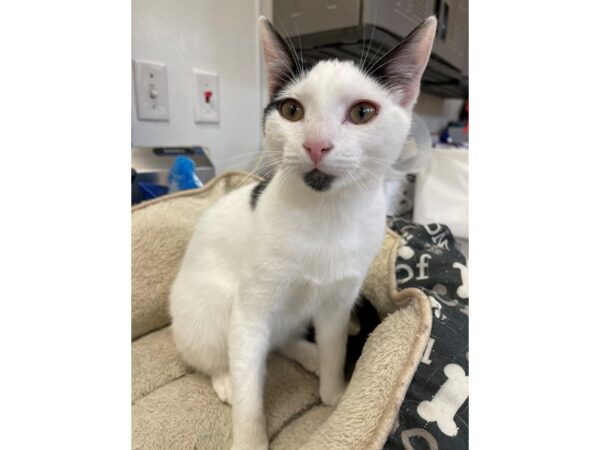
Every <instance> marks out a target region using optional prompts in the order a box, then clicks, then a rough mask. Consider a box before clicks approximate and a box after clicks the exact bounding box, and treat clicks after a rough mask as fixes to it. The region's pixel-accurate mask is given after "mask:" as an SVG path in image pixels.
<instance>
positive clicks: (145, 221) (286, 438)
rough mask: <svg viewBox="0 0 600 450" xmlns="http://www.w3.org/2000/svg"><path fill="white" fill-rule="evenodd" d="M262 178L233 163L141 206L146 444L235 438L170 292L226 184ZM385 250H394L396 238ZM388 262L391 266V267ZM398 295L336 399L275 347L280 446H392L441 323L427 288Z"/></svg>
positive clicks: (136, 424) (139, 428)
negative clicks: (180, 347)
mask: <svg viewBox="0 0 600 450" xmlns="http://www.w3.org/2000/svg"><path fill="white" fill-rule="evenodd" d="M257 180H258V178H256V177H254V176H251V175H248V174H244V173H228V174H224V175H221V176H220V177H218V178H216V179H214V180H212V181H211V182H210V183H208V184H207V185H205V186H204V187H203V188H201V189H196V190H191V191H184V192H182V193H179V194H175V195H169V196H165V197H163V198H159V199H156V200H153V201H150V202H145V203H142V204H140V205H138V206H136V207H134V208H133V212H132V243H133V245H132V339H133V343H132V404H133V406H132V412H133V417H132V423H133V425H132V444H133V447H134V448H136V449H138V448H139V449H159V448H175V449H179V448H180V449H188V448H189V449H191V448H199V449H205V448H206V449H215V448H216V449H219V448H222V449H227V448H229V446H230V444H231V417H230V416H231V410H230V407H229V406H227V405H225V404H223V403H221V402H220V401H219V400H218V398H217V396H216V394H215V393H214V392H213V390H212V388H211V386H210V382H209V380H208V378H207V377H206V376H205V375H203V374H199V373H193V372H192V371H190V370H189V369H188V368H186V367H185V365H184V364H183V362H182V361H181V360H180V359H179V356H178V355H177V352H176V351H175V346H174V344H173V340H172V337H171V334H170V329H169V327H168V325H169V315H168V292H169V288H170V285H171V283H172V282H173V279H174V277H175V275H176V273H177V270H178V268H179V263H180V260H181V257H182V256H183V252H184V251H185V247H186V245H187V242H188V240H189V238H190V237H191V234H192V231H193V227H194V225H195V224H196V222H197V220H198V217H199V216H200V214H201V213H202V211H204V210H205V209H206V208H207V207H208V206H210V205H211V204H212V203H213V202H214V201H216V200H217V199H218V198H220V197H221V196H222V195H224V194H225V193H226V192H229V191H230V190H232V189H235V188H237V187H239V186H242V185H244V184H246V183H250V182H255V181H257ZM232 232H235V230H232ZM394 245H395V244H394V243H392V245H391V247H390V248H393V247H394ZM382 251H384V252H386V253H385V256H384V259H385V260H389V257H388V256H389V255H388V253H389V248H387V250H386V248H383V249H382ZM388 269H389V267H388V266H386V267H383V269H382V270H384V272H385V273H386V276H389V275H390V272H389V270H388ZM375 278H376V279H378V277H377V276H376V277H375ZM367 290H368V289H367ZM396 300H399V301H398V302H396V304H395V306H394V305H388V308H389V312H390V314H389V315H386V316H385V317H383V318H382V322H381V324H379V326H377V328H376V329H375V330H374V331H373V333H371V335H370V336H369V338H368V340H367V342H366V344H365V346H364V348H363V349H362V353H361V356H360V358H359V360H358V362H357V363H356V366H355V369H354V372H353V374H352V378H351V380H350V382H349V385H348V388H347V391H346V393H345V394H344V396H343V397H342V399H341V401H340V403H339V405H338V406H337V407H336V408H329V407H325V406H323V405H322V404H321V403H320V400H319V396H318V380H317V378H316V377H315V376H314V375H312V374H310V373H308V372H306V371H305V370H304V369H303V368H301V367H300V366H299V365H297V364H296V363H294V362H291V361H289V360H287V359H285V358H282V357H280V356H278V355H272V356H271V357H270V359H269V362H268V371H267V380H266V389H265V413H266V416H267V428H268V434H269V437H270V440H271V448H280V449H284V448H285V449H297V448H302V449H323V448H328V449H334V450H335V449H380V448H382V447H383V445H384V443H385V442H386V439H387V437H388V435H389V433H390V431H392V430H393V429H394V426H395V425H397V424H398V420H397V419H398V418H397V413H398V410H399V408H400V405H401V404H402V401H403V399H404V396H405V394H406V391H407V389H408V388H409V385H410V381H411V379H412V377H413V375H414V372H415V370H416V369H417V366H418V364H419V361H420V360H421V356H422V354H423V351H424V350H425V347H426V345H427V342H428V340H429V335H430V331H431V324H432V319H431V311H432V310H431V304H430V300H429V298H428V297H427V296H426V295H425V294H424V293H423V292H421V291H420V290H418V289H415V288H409V289H405V290H403V292H402V295H400V296H398V298H397V299H392V302H394V301H396Z"/></svg>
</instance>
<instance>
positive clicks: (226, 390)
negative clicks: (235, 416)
mask: <svg viewBox="0 0 600 450" xmlns="http://www.w3.org/2000/svg"><path fill="white" fill-rule="evenodd" d="M211 381H212V387H213V389H214V390H215V392H216V393H217V397H219V400H221V401H222V402H223V403H227V404H228V405H231V403H232V401H233V386H232V384H231V376H230V375H229V373H226V374H224V375H218V376H213V377H212V378H211Z"/></svg>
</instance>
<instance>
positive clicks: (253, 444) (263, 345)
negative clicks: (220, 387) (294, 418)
mask: <svg viewBox="0 0 600 450" xmlns="http://www.w3.org/2000/svg"><path fill="white" fill-rule="evenodd" d="M268 351H269V327H268V323H267V321H266V320H265V319H264V318H261V317H260V314H256V312H254V313H248V312H244V311H242V310H241V308H239V307H238V308H236V306H234V308H233V310H232V313H231V329H230V334H229V364H230V370H231V379H232V385H233V404H232V419H233V445H232V447H231V448H232V450H267V449H268V446H269V440H268V438H267V431H266V422H265V415H264V411H263V388H264V378H265V369H266V358H267V354H268Z"/></svg>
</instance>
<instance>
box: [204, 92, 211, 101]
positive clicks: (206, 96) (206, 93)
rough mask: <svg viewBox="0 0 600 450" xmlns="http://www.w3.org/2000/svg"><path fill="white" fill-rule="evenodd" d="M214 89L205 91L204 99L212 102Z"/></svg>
mask: <svg viewBox="0 0 600 450" xmlns="http://www.w3.org/2000/svg"><path fill="white" fill-rule="evenodd" d="M212 95H213V93H212V91H204V101H205V102H206V103H210V98H211V97H212Z"/></svg>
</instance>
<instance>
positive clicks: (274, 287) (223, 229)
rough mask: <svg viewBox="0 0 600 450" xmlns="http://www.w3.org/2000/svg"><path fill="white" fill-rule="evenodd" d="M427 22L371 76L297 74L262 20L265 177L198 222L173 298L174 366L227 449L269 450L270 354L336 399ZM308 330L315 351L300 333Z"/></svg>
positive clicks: (327, 400) (406, 123)
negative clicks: (197, 393) (185, 373)
mask: <svg viewBox="0 0 600 450" xmlns="http://www.w3.org/2000/svg"><path fill="white" fill-rule="evenodd" d="M436 25H437V22H436V20H435V18H433V17H430V18H428V19H426V20H425V21H424V22H423V23H422V24H421V25H419V26H418V27H417V28H416V29H415V30H414V31H413V32H412V33H411V34H410V35H409V36H407V37H406V39H404V40H403V41H402V42H401V43H400V44H398V46H396V47H395V48H393V49H392V50H390V51H389V52H388V53H387V54H386V55H384V56H383V57H382V58H381V59H380V60H377V61H375V62H374V63H372V64H371V68H363V67H359V66H358V65H357V64H355V63H353V62H350V61H339V60H329V61H321V62H319V63H317V64H316V65H314V66H313V67H312V68H311V69H309V70H305V69H304V67H303V66H302V62H301V61H300V60H299V58H298V57H297V55H295V54H294V53H293V52H292V51H291V50H292V49H291V48H290V47H288V46H287V44H286V42H285V40H284V39H283V38H282V37H281V36H280V35H279V34H278V33H277V31H276V30H275V28H274V27H273V25H272V24H271V23H270V22H269V21H268V20H267V19H266V18H264V17H261V18H260V19H259V29H260V36H261V42H262V48H263V54H264V59H265V63H266V67H267V80H268V89H269V95H270V103H269V104H268V106H267V107H266V108H265V112H264V141H265V151H272V152H277V153H278V154H280V155H281V157H280V158H279V159H278V160H276V161H275V162H276V163H277V164H276V166H274V168H273V169H274V175H273V176H272V177H271V178H270V179H269V180H265V181H262V182H259V183H251V184H247V185H245V186H243V187H241V188H239V189H236V190H234V191H233V192H231V193H229V194H227V195H225V196H224V197H223V198H221V199H219V200H218V201H217V202H216V203H215V204H214V205H213V206H211V207H210V208H209V209H208V210H207V211H206V212H205V213H204V214H203V215H202V216H201V217H200V219H199V221H198V223H197V226H196V228H195V231H194V233H193V236H192V238H191V240H190V242H189V245H188V248H187V250H186V253H185V255H184V257H183V260H182V263H181V267H180V270H179V272H178V274H177V277H176V279H175V282H174V284H173V286H172V290H171V294H170V313H171V317H172V329H173V336H174V339H175V343H176V346H177V349H178V351H179V352H180V354H181V356H182V358H183V359H184V361H186V362H187V363H188V364H190V365H191V366H192V367H193V368H195V369H196V370H198V371H200V372H203V373H205V374H207V375H209V376H210V377H211V381H212V386H213V388H214V390H215V392H216V394H217V396H218V397H219V399H221V400H222V401H224V402H227V403H229V404H231V405H232V423H233V444H232V449H235V450H238V449H252V450H255V449H267V448H268V438H267V433H266V423H265V415H264V411H263V384H264V375H265V370H266V358H267V355H268V353H269V351H272V350H275V351H277V352H279V353H281V354H282V355H284V356H286V357H289V358H291V359H293V360H295V361H297V362H298V363H299V364H301V365H302V366H303V367H304V368H306V369H307V370H309V371H312V372H315V373H318V376H319V395H320V397H321V400H322V402H323V404H325V405H331V406H334V405H336V404H337V403H338V401H339V400H340V398H341V397H342V395H343V393H344V390H345V380H344V375H343V366H344V359H345V351H346V339H347V330H348V320H349V316H350V312H351V309H352V307H353V304H354V302H355V300H356V298H357V297H358V294H359V290H360V288H361V285H362V283H363V281H364V279H365V276H366V274H367V271H368V269H369V266H370V264H371V262H372V260H373V258H374V257H375V255H376V253H377V252H378V250H379V247H380V245H381V243H382V241H383V237H384V232H385V223H386V221H385V219H386V198H385V192H384V187H383V177H384V174H385V172H386V170H387V169H388V167H389V166H390V165H391V164H392V163H393V162H394V161H396V159H397V158H398V156H399V153H400V151H401V149H402V146H403V143H404V141H405V139H406V136H407V133H408V130H409V127H410V123H411V113H412V109H413V106H414V104H415V102H416V99H417V96H418V94H419V85H420V80H421V76H422V74H423V71H424V69H425V66H426V65H427V62H428V60H429V55H430V52H431V47H432V43H433V39H434V35H435V29H436ZM310 323H312V324H313V325H314V328H315V335H316V344H314V343H310V342H308V341H306V340H304V339H303V338H302V336H303V333H304V331H305V329H306V327H307V326H308V325H309V324H310Z"/></svg>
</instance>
